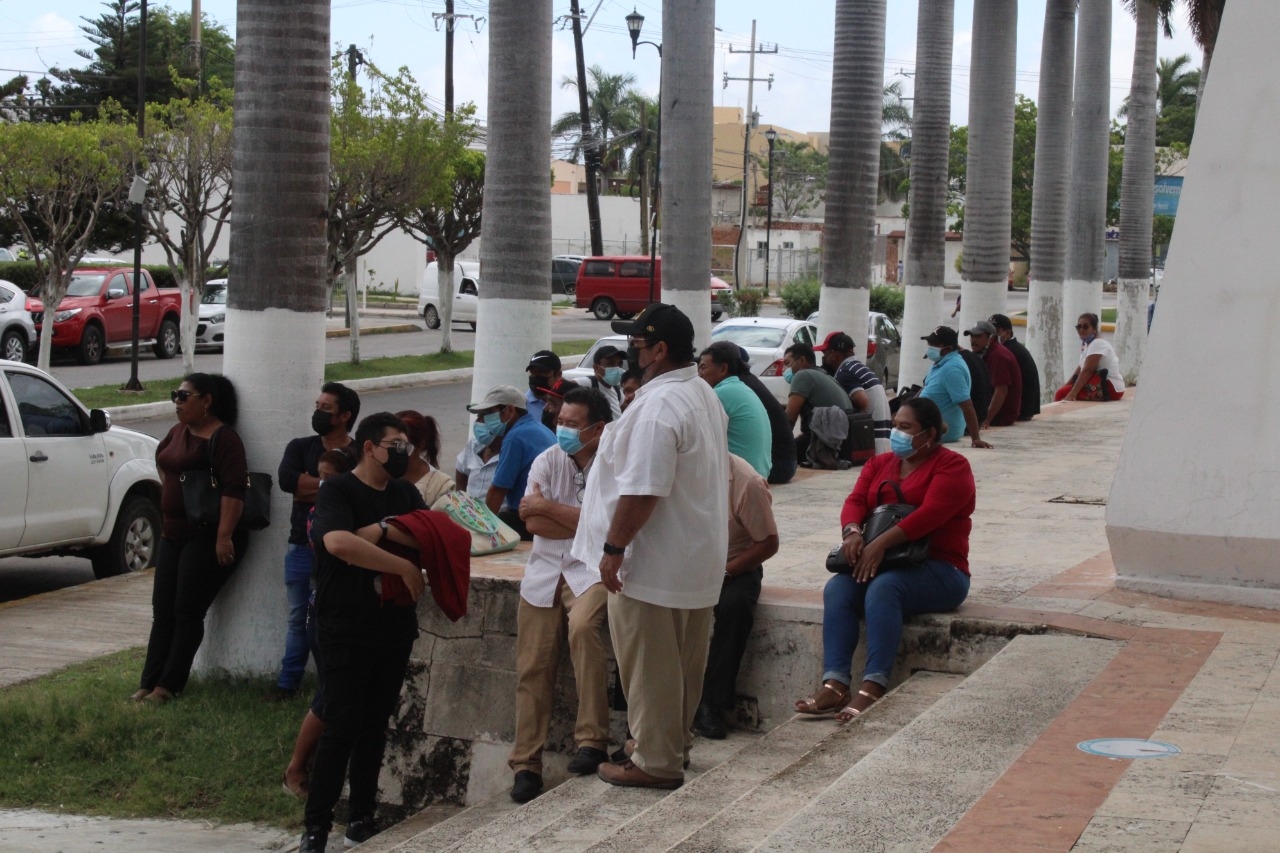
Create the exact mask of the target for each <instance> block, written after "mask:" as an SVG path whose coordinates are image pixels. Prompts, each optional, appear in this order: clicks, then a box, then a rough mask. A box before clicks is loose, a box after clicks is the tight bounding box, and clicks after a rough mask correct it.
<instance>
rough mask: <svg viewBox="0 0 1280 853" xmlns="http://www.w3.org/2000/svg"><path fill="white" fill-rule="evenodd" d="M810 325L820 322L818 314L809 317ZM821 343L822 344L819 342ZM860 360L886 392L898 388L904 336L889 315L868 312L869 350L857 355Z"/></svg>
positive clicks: (815, 312)
mask: <svg viewBox="0 0 1280 853" xmlns="http://www.w3.org/2000/svg"><path fill="white" fill-rule="evenodd" d="M809 322H810V323H817V322H818V312H817V311H814V312H813V313H812V314H810V315H809ZM819 343H821V342H819ZM855 355H856V356H857V357H858V360H859V361H861V362H862V363H863V364H865V365H866V366H867V367H869V368H871V371H872V372H873V373H875V375H876V376H879V377H880V381H881V382H883V383H884V388H885V391H886V392H890V396H893V395H892V392H891V391H890V389H896V388H897V387H898V362H899V361H901V359H902V334H901V333H900V332H899V331H898V327H897V326H895V325H894V323H893V321H892V320H890V319H889V316H888V315H887V314H881V313H880V312H879V311H868V312H867V348H866V351H865V352H860V353H855Z"/></svg>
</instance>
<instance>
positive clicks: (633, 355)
mask: <svg viewBox="0 0 1280 853" xmlns="http://www.w3.org/2000/svg"><path fill="white" fill-rule="evenodd" d="M627 364H629V365H631V366H632V367H639V366H640V347H627Z"/></svg>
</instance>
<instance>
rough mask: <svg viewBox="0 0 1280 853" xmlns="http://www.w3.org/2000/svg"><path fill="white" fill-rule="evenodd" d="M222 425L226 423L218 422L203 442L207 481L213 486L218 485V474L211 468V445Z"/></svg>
mask: <svg viewBox="0 0 1280 853" xmlns="http://www.w3.org/2000/svg"><path fill="white" fill-rule="evenodd" d="M224 426H226V424H219V425H218V428H217V429H215V430H214V431H213V433H212V434H210V436H209V437H208V438H207V439H206V440H205V444H204V455H205V458H206V459H207V460H208V461H209V481H210V482H212V483H213V486H214V488H217V486H218V474H217V472H216V471H214V470H213V445H214V440H215V439H216V438H217V437H218V433H220V432H222V428H223V427H224Z"/></svg>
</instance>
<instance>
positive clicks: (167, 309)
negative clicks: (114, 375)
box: [27, 267, 182, 364]
mask: <svg viewBox="0 0 1280 853" xmlns="http://www.w3.org/2000/svg"><path fill="white" fill-rule="evenodd" d="M140 296H141V300H140V305H139V307H140V314H139V321H138V338H139V343H140V344H143V345H147V346H150V347H151V351H152V352H154V353H155V355H156V358H173V357H174V356H175V355H177V354H178V348H179V344H180V340H179V337H178V317H179V316H180V314H181V311H182V295H181V293H180V292H179V291H178V289H177V288H176V287H166V288H160V287H156V284H155V282H154V281H152V280H151V273H149V272H147V271H146V270H145V269H144V270H143V271H142V282H141V290H140ZM27 310H28V311H30V312H31V319H32V320H34V321H35V324H36V331H37V332H39V333H40V334H42V335H43V334H45V315H46V311H45V306H44V304H43V303H42V302H41V301H40V299H38V298H36V297H32V296H28V297H27ZM50 313H52V315H53V316H52V320H53V324H52V325H53V342H52V343H53V346H55V347H58V348H62V349H69V350H73V351H74V352H75V356H76V360H77V361H79V362H80V363H81V364H97V363H98V362H100V361H102V357H103V356H104V355H105V354H106V352H107V350H108V349H112V348H121V347H127V346H129V345H130V344H131V343H132V341H133V271H132V270H125V269H121V268H118V267H99V268H85V267H81V268H78V269H76V271H75V272H74V273H73V274H72V276H71V285H70V286H69V287H68V288H67V295H66V296H65V297H63V299H62V301H61V302H59V303H58V306H57V307H56V308H55V309H54V310H53V311H52V312H50Z"/></svg>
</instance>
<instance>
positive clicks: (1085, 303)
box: [1062, 278, 1128, 384]
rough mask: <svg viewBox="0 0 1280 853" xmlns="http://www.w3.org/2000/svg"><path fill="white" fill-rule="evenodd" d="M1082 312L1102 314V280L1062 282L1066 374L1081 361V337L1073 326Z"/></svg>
mask: <svg viewBox="0 0 1280 853" xmlns="http://www.w3.org/2000/svg"><path fill="white" fill-rule="evenodd" d="M1081 314H1097V315H1098V316H1099V317H1101V316H1102V282H1100V281H1097V282H1094V281H1084V280H1083V279H1074V278H1070V279H1067V280H1066V281H1064V282H1063V283H1062V366H1063V370H1065V371H1066V373H1065V375H1066V376H1070V375H1071V371H1072V370H1075V369H1076V368H1075V365H1076V363H1077V362H1079V361H1080V337H1079V336H1078V335H1076V334H1074V329H1073V327H1074V326H1075V324H1076V318H1077V317H1079V316H1080V315H1081ZM1068 367H1070V370H1068V369H1067V368H1068ZM1126 384H1128V383H1127V382H1126Z"/></svg>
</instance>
